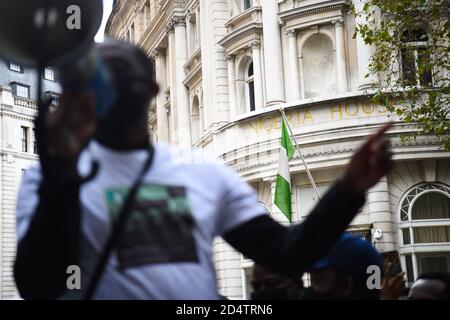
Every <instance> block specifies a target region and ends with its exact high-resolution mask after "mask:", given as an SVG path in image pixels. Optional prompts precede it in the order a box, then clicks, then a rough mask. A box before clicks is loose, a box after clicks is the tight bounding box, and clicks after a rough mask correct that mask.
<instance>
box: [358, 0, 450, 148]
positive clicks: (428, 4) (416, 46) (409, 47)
mask: <svg viewBox="0 0 450 320" xmlns="http://www.w3.org/2000/svg"><path fill="white" fill-rule="evenodd" d="M353 11H354V13H355V15H357V16H358V18H360V19H359V21H364V22H363V23H360V24H357V25H356V32H355V36H356V35H357V34H359V35H360V36H361V37H362V38H363V39H364V41H365V43H366V44H368V45H372V46H373V47H374V48H375V50H374V53H373V55H372V57H371V63H370V66H369V70H368V72H369V74H370V73H372V74H377V76H378V78H377V79H378V80H377V82H376V83H374V85H373V88H374V89H375V95H374V99H375V101H376V102H377V103H380V104H382V105H384V106H386V107H387V108H388V109H389V110H390V111H391V112H395V113H396V114H397V115H399V116H400V119H402V120H403V121H405V122H407V123H410V124H415V125H417V126H418V129H419V130H417V131H414V132H413V133H412V134H411V136H409V137H404V138H406V139H410V138H415V137H416V136H417V135H418V134H434V135H435V136H436V137H437V138H438V139H439V142H440V144H441V145H442V146H443V147H444V148H446V149H450V99H449V97H450V87H449V85H450V59H449V58H450V49H449V35H450V22H449V16H450V0H367V1H365V3H364V6H363V8H362V10H360V11H355V9H354V8H353Z"/></svg>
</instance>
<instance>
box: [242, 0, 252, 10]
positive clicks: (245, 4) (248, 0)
mask: <svg viewBox="0 0 450 320" xmlns="http://www.w3.org/2000/svg"><path fill="white" fill-rule="evenodd" d="M251 7H253V0H243V1H242V10H247V9H250V8H251Z"/></svg>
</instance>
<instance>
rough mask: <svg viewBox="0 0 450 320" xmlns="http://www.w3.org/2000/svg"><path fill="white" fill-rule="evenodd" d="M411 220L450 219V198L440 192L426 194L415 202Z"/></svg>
mask: <svg viewBox="0 0 450 320" xmlns="http://www.w3.org/2000/svg"><path fill="white" fill-rule="evenodd" d="M411 218H412V219H413V220H418V219H450V198H449V197H447V196H445V195H443V194H441V193H438V192H430V193H426V194H424V195H423V196H421V197H420V198H419V199H417V200H416V201H415V203H414V207H413V209H412V215H411Z"/></svg>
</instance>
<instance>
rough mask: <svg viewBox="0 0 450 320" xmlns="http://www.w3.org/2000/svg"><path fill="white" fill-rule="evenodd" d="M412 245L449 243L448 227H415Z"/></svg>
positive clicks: (449, 230)
mask: <svg viewBox="0 0 450 320" xmlns="http://www.w3.org/2000/svg"><path fill="white" fill-rule="evenodd" d="M413 232H414V243H439V242H450V226H436V227H415V228H413Z"/></svg>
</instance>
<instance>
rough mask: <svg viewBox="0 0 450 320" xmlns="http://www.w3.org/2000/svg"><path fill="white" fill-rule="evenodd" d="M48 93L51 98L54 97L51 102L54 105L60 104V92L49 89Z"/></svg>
mask: <svg viewBox="0 0 450 320" xmlns="http://www.w3.org/2000/svg"><path fill="white" fill-rule="evenodd" d="M46 94H47V95H49V96H50V98H51V99H52V101H51V103H50V104H51V105H52V106H57V105H59V94H58V93H56V92H51V91H47V92H46Z"/></svg>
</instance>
